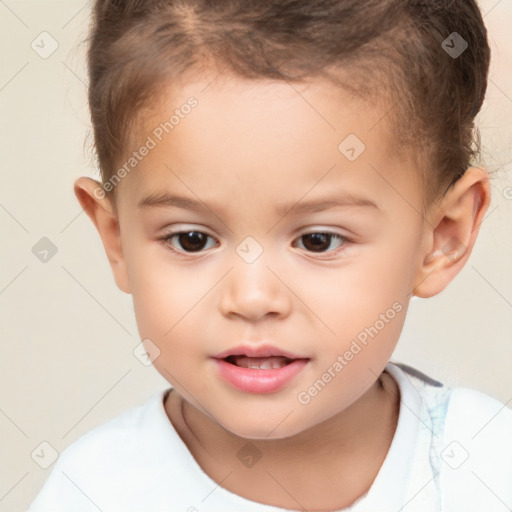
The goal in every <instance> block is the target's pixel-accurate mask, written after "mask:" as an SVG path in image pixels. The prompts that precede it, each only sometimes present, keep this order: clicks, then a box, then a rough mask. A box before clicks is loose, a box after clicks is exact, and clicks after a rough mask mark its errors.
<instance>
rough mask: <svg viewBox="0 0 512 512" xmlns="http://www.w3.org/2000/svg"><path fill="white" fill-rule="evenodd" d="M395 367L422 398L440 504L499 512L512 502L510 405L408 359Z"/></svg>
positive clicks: (454, 510) (453, 508)
mask: <svg viewBox="0 0 512 512" xmlns="http://www.w3.org/2000/svg"><path fill="white" fill-rule="evenodd" d="M397 366H398V369H397V368H396V367H397ZM394 371H395V374H398V373H399V374H400V378H401V379H402V381H406V382H407V386H409V387H411V386H413V387H414V389H415V390H417V392H418V397H419V399H420V400H421V403H422V411H424V412H423V413H422V415H421V419H422V423H423V427H422V428H424V429H425V430H429V432H430V435H429V438H430V455H429V459H430V460H429V463H430V465H431V467H432V469H433V475H434V476H433V480H434V481H435V484H436V486H437V487H438V493H439V494H438V495H439V499H440V503H441V510H443V511H445V510H446V511H450V512H458V511H464V512H470V511H475V512H480V511H482V510H486V512H491V511H492V512H494V511H498V510H503V509H504V507H503V506H504V504H505V506H506V507H509V508H512V410H511V409H510V408H509V407H508V405H507V404H506V403H503V402H501V401H500V400H497V399H496V398H493V397H492V396H489V395H487V394H486V393H483V392H481V391H477V390H475V389H471V388H467V387H448V386H444V385H443V384H442V383H440V382H438V381H435V380H434V379H432V378H431V377H428V376H426V375H425V374H423V373H421V372H419V371H418V370H416V369H414V368H411V367H408V366H406V365H402V364H397V363H395V364H394Z"/></svg>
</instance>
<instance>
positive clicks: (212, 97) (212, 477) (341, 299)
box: [30, 0, 512, 512]
mask: <svg viewBox="0 0 512 512" xmlns="http://www.w3.org/2000/svg"><path fill="white" fill-rule="evenodd" d="M93 21H94V23H93V26H92V33H91V39H90V50H89V54H88V63H89V76H90V86H89V87H90V88H89V102H90V108H91V114H92V122H93V127H94V134H95V145H96V151H97V156H98V161H99V166H100V169H101V172H102V182H101V183H99V182H97V181H95V180H92V179H89V178H80V179H78V180H77V181H76V184H75V193H76V195H77V197H78V200H79V201H80V204H81V205H82V206H83V208H84V209H85V210H86V212H87V214H88V215H89V217H90V218H91V219H92V221H93V223H94V225H95V226H96V228H97V229H98V231H99V234H100V236H101V239H102V241H103V244H104V246H105V250H106V253H107V256H108V259H109V261H110V264H111V266H112V271H113V274H114V277H115V281H116V283H117V286H118V287H119V288H120V289H121V290H123V291H124V292H126V293H129V294H131V295H132V296H133V303H134V310H135V315H136V319H137V324H138V329H139V333H140V337H141V339H142V340H143V341H142V343H143V347H144V349H145V350H146V352H147V354H146V355H147V358H148V359H149V360H150V361H151V362H152V363H153V365H154V366H155V368H156V369H157V370H158V371H159V372H160V373H161V374H162V375H163V376H164V378H166V379H167V380H168V382H169V383H170V385H171V386H172V387H171V388H169V389H167V390H165V391H163V392H158V393H156V394H154V395H153V396H152V397H151V398H150V399H149V400H148V401H147V402H146V403H145V404H143V405H141V406H139V407H136V408H133V409H130V410H128V411H126V412H125V413H123V414H121V415H119V416H117V417H115V418H114V419H112V420H110V421H109V422H108V423H106V424H104V425H102V426H100V427H97V428H95V429H94V430H92V431H91V432H89V433H87V434H86V435H84V436H82V437H81V438H80V439H78V440H77V441H76V442H74V443H73V444H72V445H71V446H69V447H67V449H66V450H64V452H63V453H62V454H61V456H60V458H59V460H58V461H57V463H56V465H55V467H54V468H53V470H52V472H51V474H50V476H49V478H48V480H47V482H46V483H45V486H44V487H43V489H42V490H41V492H40V493H39V494H38V496H37V497H36V499H35V500H34V501H33V503H32V505H31V508H30V510H31V511H32V512H43V511H47V512H50V511H51V512H59V511H62V512H64V511H66V512H71V511H73V512H74V511H98V510H101V511H103V512H107V511H108V512H111V511H119V512H129V511H144V512H159V511H173V512H174V511H188V512H191V511H200V512H204V511H216V512H227V511H237V512H240V511H254V512H256V511H268V512H271V511H284V510H308V511H313V510H314V511H330V510H346V511H348V510H350V511H353V512H356V511H357V512H363V511H370V512H388V511H393V512H395V511H396V512H397V511H399V510H400V511H406V512H409V511H421V512H423V511H429V512H430V511H441V510H442V511H448V512H456V511H465V512H467V511H478V512H483V511H486V512H489V511H502V510H507V508H508V509H510V508H511V507H512V412H511V411H510V409H509V408H508V407H506V406H505V404H502V403H500V402H499V401H497V400H495V399H494V398H491V397H489V396H487V395H485V394H483V393H480V392H477V391H474V390H471V389H466V388H454V389H452V388H448V387H446V386H443V385H442V384H441V383H439V382H437V381H435V380H434V379H432V378H430V377H427V376H426V375H424V374H423V373H421V372H420V371H418V370H416V369H414V368H411V367H408V366H405V365H402V364H395V363H392V362H390V357H391V354H392V352H393V350H394V348H395V346H396V343H397V341H398V339H399V336H400V333H401V330H402V327H403V324H404V321H405V317H406V312H407V308H408V305H409V301H410V299H411V297H412V296H416V297H423V298H428V297H433V296H435V295H437V294H438V293H440V292H441V291H442V290H443V289H444V288H445V287H446V286H447V285H448V284H449V283H450V281H451V280H452V279H453V278H454V277H455V276H456V274H457V273H458V272H459V271H460V270H461V269H462V268H463V266H464V265H465V264H466V262H467V261H468V258H469V256H470V253H471V250H472V248H473V246H474V243H475V239H476V237H477V234H478V231H479V228H480V224H481V223H482V221H483V219H484V216H485V212H486V210H487V208H488V206H489V202H490V184H489V176H488V173H487V172H486V171H485V170H484V169H482V168H480V167H477V166H473V165H471V162H472V161H473V160H474V158H475V157H476V156H477V154H478V147H475V145H474V142H475V135H476V130H475V128H474V118H475V116H476V114H477V113H478V111H479V109H480V107H481V105H482V102H483V99H484V95H485V91H486V85H487V73H488V69H489V59H490V50H489V46H488V41H487V35H486V29H485V27H484V25H483V21H482V17H481V13H480V12H479V9H478V7H477V5H476V3H475V1H474V0H454V1H452V2H445V1H444V0H433V1H429V2H418V1H416V0H400V1H399V0H367V1H365V2H361V1H359V0H314V1H313V0H311V1H307V0H303V1H300V2H299V1H296V0H270V1H266V2H256V1H252V0H244V1H241V0H240V1H236V0H230V1H225V2H209V1H206V0H124V1H123V0H97V1H96V4H95V7H94V20H93ZM327 242H329V243H327ZM470 321H472V320H470Z"/></svg>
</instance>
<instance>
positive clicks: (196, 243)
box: [162, 230, 212, 253]
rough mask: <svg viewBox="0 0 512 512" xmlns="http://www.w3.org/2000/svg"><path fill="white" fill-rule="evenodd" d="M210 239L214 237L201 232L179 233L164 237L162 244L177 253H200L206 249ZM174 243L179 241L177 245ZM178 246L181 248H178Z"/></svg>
mask: <svg viewBox="0 0 512 512" xmlns="http://www.w3.org/2000/svg"><path fill="white" fill-rule="evenodd" d="M209 238H212V237H211V236H209V235H207V234H206V233H203V232H201V231H193V230H192V231H179V232H176V233H170V234H168V235H167V236H165V237H163V238H162V243H164V244H165V245H168V246H171V247H170V248H171V249H172V250H174V251H177V252H185V253H187V252H199V251H202V250H203V249H204V248H205V245H206V244H207V241H208V239H209ZM173 241H177V244H176V242H175V243H172V242H173ZM176 245H179V247H178V248H176Z"/></svg>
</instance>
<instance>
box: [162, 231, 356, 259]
mask: <svg viewBox="0 0 512 512" xmlns="http://www.w3.org/2000/svg"><path fill="white" fill-rule="evenodd" d="M187 233H200V234H202V235H206V236H207V237H209V238H213V237H212V236H210V235H208V233H205V232H204V231H199V230H196V229H189V230H182V231H172V232H170V233H168V234H166V235H165V236H163V237H161V238H159V242H160V243H161V245H163V246H164V247H165V248H167V249H168V250H170V251H172V252H173V253H175V254H179V255H181V256H188V255H194V254H201V253H203V252H204V250H199V251H189V252H187V251H181V250H177V249H175V248H174V247H172V245H171V243H170V241H171V240H172V238H174V237H175V236H177V235H181V234H187ZM315 234H319V235H328V236H329V237H330V238H331V239H333V238H335V239H336V238H337V239H338V240H339V241H340V242H341V248H338V249H337V250H331V251H324V252H315V251H308V252H309V253H310V254H315V255H319V256H320V258H322V254H324V255H328V256H331V255H333V254H338V253H339V252H341V251H343V250H345V249H346V246H347V245H350V244H351V243H352V241H351V240H350V239H348V238H347V237H345V236H343V235H340V234H339V233H334V232H332V231H308V232H306V233H303V234H302V235H300V236H299V237H298V238H297V240H300V239H301V238H303V237H305V236H309V235H315ZM306 250H307V249H306Z"/></svg>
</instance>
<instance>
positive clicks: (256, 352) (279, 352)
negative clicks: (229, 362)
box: [212, 345, 309, 359]
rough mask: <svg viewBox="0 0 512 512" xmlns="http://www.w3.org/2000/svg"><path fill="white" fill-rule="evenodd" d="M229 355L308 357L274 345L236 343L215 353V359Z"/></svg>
mask: <svg viewBox="0 0 512 512" xmlns="http://www.w3.org/2000/svg"><path fill="white" fill-rule="evenodd" d="M229 356H247V357H272V356H282V357H287V358H288V359H309V358H308V357H304V356H299V355H297V354H293V353H292V352H288V351H287V350H283V349H280V348H278V347H274V346H273V345H258V346H251V345H238V346H237V347H233V348H230V349H228V350H225V351H224V352H220V353H218V354H215V355H214V356H212V357H214V358H215V359H225V358H226V357H229Z"/></svg>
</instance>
